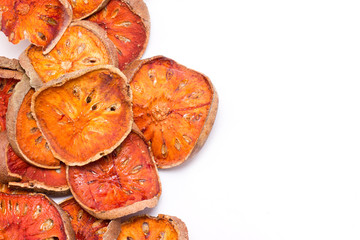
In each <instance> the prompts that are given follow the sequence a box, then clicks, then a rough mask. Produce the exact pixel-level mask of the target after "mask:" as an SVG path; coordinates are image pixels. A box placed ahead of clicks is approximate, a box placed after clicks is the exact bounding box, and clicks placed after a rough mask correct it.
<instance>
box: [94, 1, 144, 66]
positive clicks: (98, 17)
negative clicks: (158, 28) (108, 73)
mask: <svg viewBox="0 0 360 240" xmlns="http://www.w3.org/2000/svg"><path fill="white" fill-rule="evenodd" d="M88 20H89V21H92V22H95V23H97V24H99V26H100V27H102V28H103V29H105V31H106V32H107V36H108V37H109V38H110V39H111V41H112V42H113V43H114V44H115V46H116V47H117V50H118V51H117V53H118V54H117V55H118V58H119V68H120V70H123V69H125V67H126V66H127V65H128V64H129V63H131V62H133V61H134V60H136V59H140V58H141V56H142V55H143V53H144V51H145V49H146V46H147V44H148V40H149V33H150V17H149V12H148V9H147V6H146V4H145V3H144V2H143V1H142V0H126V1H121V0H111V1H110V2H109V3H108V5H107V6H106V7H105V8H104V9H102V10H101V11H99V12H97V13H95V14H94V15H92V16H90V17H89V18H88Z"/></svg>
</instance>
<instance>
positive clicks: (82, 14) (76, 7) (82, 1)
mask: <svg viewBox="0 0 360 240" xmlns="http://www.w3.org/2000/svg"><path fill="white" fill-rule="evenodd" d="M68 2H69V3H70V4H71V7H72V9H73V20H80V19H83V18H86V17H88V16H90V15H91V14H93V13H95V12H97V11H99V10H100V9H101V8H103V7H104V6H105V5H106V4H107V3H108V2H109V0H68Z"/></svg>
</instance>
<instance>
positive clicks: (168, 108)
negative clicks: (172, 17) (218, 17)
mask: <svg viewBox="0 0 360 240" xmlns="http://www.w3.org/2000/svg"><path fill="white" fill-rule="evenodd" d="M129 69H130V70H129V71H128V72H127V73H126V75H127V76H128V78H129V79H130V86H131V89H132V92H133V111H134V121H135V123H136V125H137V126H138V127H139V128H140V130H141V131H142V132H143V133H144V135H145V138H146V140H147V141H148V143H149V145H150V146H151V147H152V151H153V153H154V156H155V161H156V163H157V166H158V167H159V168H170V167H174V166H177V165H179V164H181V163H183V162H184V161H185V160H186V159H188V158H189V156H190V155H191V154H192V153H195V152H197V151H198V150H199V149H200V148H201V147H202V145H203V144H204V142H205V141H206V139H207V137H208V135H209V133H210V130H211V128H212V125H213V123H214V121H215V116H216V112H217V106H218V97H217V93H216V91H215V89H214V87H213V85H212V84H211V82H210V80H209V79H208V78H207V77H206V76H204V75H203V74H201V73H198V72H196V71H194V70H191V69H188V68H186V67H184V66H182V65H180V64H178V63H176V62H175V61H173V60H171V59H168V58H165V57H162V56H159V57H154V58H151V59H147V60H143V61H137V62H135V63H134V64H132V66H131V68H129Z"/></svg>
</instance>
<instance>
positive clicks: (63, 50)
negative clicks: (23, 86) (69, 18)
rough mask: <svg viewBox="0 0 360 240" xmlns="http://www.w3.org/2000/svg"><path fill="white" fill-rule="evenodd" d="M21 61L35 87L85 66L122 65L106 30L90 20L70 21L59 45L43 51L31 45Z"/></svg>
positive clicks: (21, 57)
mask: <svg viewBox="0 0 360 240" xmlns="http://www.w3.org/2000/svg"><path fill="white" fill-rule="evenodd" d="M20 63H21V65H22V67H23V68H24V69H25V71H26V73H27V74H28V75H29V77H30V79H31V82H30V83H31V86H32V87H34V88H35V89H38V88H39V87H41V86H42V85H43V84H44V83H46V82H49V81H51V80H54V79H57V78H59V77H60V76H62V75H64V74H66V73H69V72H74V71H76V70H80V69H83V68H87V67H91V66H96V65H102V64H109V65H114V66H115V67H116V66H117V65H118V60H117V55H116V48H115V46H114V44H113V43H112V42H111V41H110V40H109V39H108V38H107V37H106V33H105V31H104V30H103V29H102V28H100V27H99V26H98V25H96V24H94V23H92V22H88V21H78V22H74V23H72V24H71V25H70V27H69V28H68V29H67V30H66V32H65V33H64V35H63V36H62V37H61V39H60V41H59V42H58V43H57V45H56V46H55V48H54V49H53V50H51V51H50V52H49V53H48V54H45V55H44V54H43V53H42V51H41V49H40V48H39V47H36V46H34V45H31V46H29V47H28V48H27V49H26V50H25V51H24V52H23V53H22V54H21V56H20Z"/></svg>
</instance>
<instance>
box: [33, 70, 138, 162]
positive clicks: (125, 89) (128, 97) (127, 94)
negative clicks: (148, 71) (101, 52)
mask: <svg viewBox="0 0 360 240" xmlns="http://www.w3.org/2000/svg"><path fill="white" fill-rule="evenodd" d="M98 70H105V71H109V72H111V73H113V74H115V75H117V76H119V77H120V78H122V79H123V81H124V82H123V83H121V84H122V85H121V86H120V87H122V90H121V91H122V93H123V97H124V101H123V102H124V103H125V104H126V106H125V107H128V108H129V109H127V111H129V115H130V117H129V120H128V122H127V125H126V126H125V127H124V128H125V130H124V131H123V132H124V134H123V135H122V136H121V138H119V139H118V140H117V142H116V143H114V144H113V145H112V146H110V147H108V148H106V149H102V150H100V151H98V152H97V153H95V154H93V155H92V156H91V157H89V158H87V159H86V160H84V161H76V162H72V161H68V159H66V158H64V157H63V156H62V155H60V154H59V153H58V152H56V150H55V149H54V147H53V146H52V142H51V141H49V136H48V135H47V133H46V131H45V130H44V129H43V126H42V125H41V124H40V123H39V118H38V116H37V114H36V109H35V108H36V98H37V97H38V96H39V95H40V94H41V93H42V92H43V91H45V90H47V89H49V88H56V87H61V86H63V85H64V84H66V83H67V82H69V81H72V80H74V79H77V78H79V77H82V76H84V75H86V74H88V73H91V72H95V71H98ZM31 111H32V113H33V116H34V118H35V120H36V122H37V124H38V127H39V129H40V131H41V133H42V134H43V136H44V138H45V140H46V141H47V142H48V144H49V148H50V150H51V152H52V153H53V155H54V157H55V158H57V159H59V160H60V161H62V162H64V163H65V164H66V165H69V166H83V165H86V164H88V163H90V162H93V161H96V160H98V159H100V158H101V157H103V156H105V155H107V154H109V153H111V152H112V151H113V150H114V149H116V148H117V147H118V146H119V145H120V144H121V143H122V142H123V141H124V139H125V138H126V137H127V135H128V134H129V133H130V131H131V127H132V119H133V117H132V116H133V114H132V93H131V90H130V86H129V85H128V83H127V78H126V76H125V75H124V74H123V73H122V72H121V71H120V70H119V69H118V68H116V67H114V66H112V65H98V66H94V67H89V68H84V69H81V70H78V71H75V72H71V73H68V74H65V75H63V76H62V77H60V78H58V79H55V80H52V81H50V82H47V83H46V84H44V85H43V86H42V87H41V88H40V89H39V90H38V91H36V92H35V93H34V95H33V97H32V103H31ZM58 148H59V147H58Z"/></svg>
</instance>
